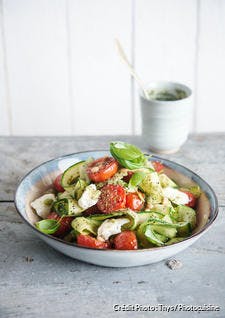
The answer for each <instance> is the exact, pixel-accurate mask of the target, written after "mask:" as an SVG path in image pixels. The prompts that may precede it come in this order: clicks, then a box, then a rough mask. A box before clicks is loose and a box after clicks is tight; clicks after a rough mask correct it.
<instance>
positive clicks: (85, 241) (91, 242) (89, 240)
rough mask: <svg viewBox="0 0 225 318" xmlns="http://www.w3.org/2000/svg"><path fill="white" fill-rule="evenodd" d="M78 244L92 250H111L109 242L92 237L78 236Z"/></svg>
mask: <svg viewBox="0 0 225 318" xmlns="http://www.w3.org/2000/svg"><path fill="white" fill-rule="evenodd" d="M77 244H79V245H82V246H86V247H91V248H109V243H108V242H102V241H99V240H97V239H96V238H94V237H92V236H90V235H83V234H79V235H77Z"/></svg>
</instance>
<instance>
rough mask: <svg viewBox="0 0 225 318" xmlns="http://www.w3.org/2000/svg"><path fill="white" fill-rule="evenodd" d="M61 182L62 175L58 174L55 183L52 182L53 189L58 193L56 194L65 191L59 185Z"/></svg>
mask: <svg viewBox="0 0 225 318" xmlns="http://www.w3.org/2000/svg"><path fill="white" fill-rule="evenodd" d="M61 180H62V174H59V175H58V176H57V177H56V178H55V181H54V182H53V185H54V188H55V189H56V190H57V191H58V192H64V191H65V190H64V189H63V187H62V185H61Z"/></svg>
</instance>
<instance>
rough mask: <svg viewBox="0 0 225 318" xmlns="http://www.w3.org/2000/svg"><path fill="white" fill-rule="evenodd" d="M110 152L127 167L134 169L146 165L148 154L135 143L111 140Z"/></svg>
mask: <svg viewBox="0 0 225 318" xmlns="http://www.w3.org/2000/svg"><path fill="white" fill-rule="evenodd" d="M110 152H111V154H112V156H113V157H114V158H115V159H116V160H117V161H118V162H119V163H120V164H121V166H123V167H125V168H127V169H130V170H134V169H139V168H143V167H146V163H147V158H146V156H145V155H144V154H143V153H142V152H141V150H140V149H139V148H137V147H136V146H134V145H131V144H128V143H126V142H122V141H115V142H111V143H110Z"/></svg>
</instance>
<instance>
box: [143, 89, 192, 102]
mask: <svg viewBox="0 0 225 318" xmlns="http://www.w3.org/2000/svg"><path fill="white" fill-rule="evenodd" d="M148 95H149V98H150V99H154V100H159V101H175V100H180V99H183V98H186V97H187V94H186V92H185V91H183V90H181V89H175V90H174V91H172V92H171V91H168V90H160V91H157V90H150V91H148Z"/></svg>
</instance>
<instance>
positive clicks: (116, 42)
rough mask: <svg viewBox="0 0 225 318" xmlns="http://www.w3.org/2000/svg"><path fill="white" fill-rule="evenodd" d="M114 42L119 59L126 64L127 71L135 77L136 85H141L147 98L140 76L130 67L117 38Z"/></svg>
mask: <svg viewBox="0 0 225 318" xmlns="http://www.w3.org/2000/svg"><path fill="white" fill-rule="evenodd" d="M115 44H116V48H117V51H118V53H119V56H120V58H121V60H122V61H123V62H124V63H125V64H126V65H127V67H128V69H129V71H130V74H131V75H132V76H133V77H134V78H135V79H136V81H137V83H138V85H139V86H140V87H141V89H142V90H143V92H144V95H145V97H146V98H147V99H149V95H148V92H147V90H146V88H145V85H144V83H143V82H142V80H141V79H140V77H139V76H138V74H137V73H136V71H135V70H134V68H133V67H132V65H131V64H130V62H129V61H128V58H127V56H126V54H125V52H124V50H123V48H122V45H121V44H120V42H119V40H118V39H115Z"/></svg>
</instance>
